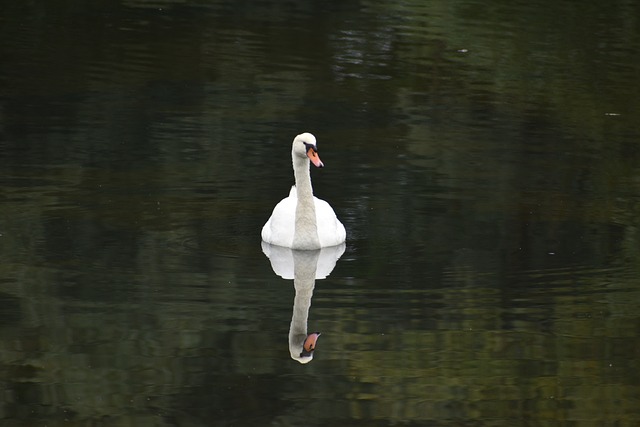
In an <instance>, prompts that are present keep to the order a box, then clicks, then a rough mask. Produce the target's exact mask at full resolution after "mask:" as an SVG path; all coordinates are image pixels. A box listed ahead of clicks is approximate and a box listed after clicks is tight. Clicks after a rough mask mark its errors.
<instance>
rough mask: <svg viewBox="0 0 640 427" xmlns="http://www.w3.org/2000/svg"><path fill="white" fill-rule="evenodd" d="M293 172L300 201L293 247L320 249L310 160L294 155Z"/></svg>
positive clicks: (297, 207) (297, 206)
mask: <svg viewBox="0 0 640 427" xmlns="http://www.w3.org/2000/svg"><path fill="white" fill-rule="evenodd" d="M292 157H293V173H294V175H295V179H296V191H297V193H298V203H297V205H296V227H295V233H294V235H293V249H318V248H319V247H320V239H319V238H318V226H317V223H316V208H315V202H314V201H313V188H312V187H311V175H310V173H309V160H308V159H307V158H301V157H298V156H296V155H295V154H293V155H292Z"/></svg>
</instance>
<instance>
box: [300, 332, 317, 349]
mask: <svg viewBox="0 0 640 427" xmlns="http://www.w3.org/2000/svg"><path fill="white" fill-rule="evenodd" d="M319 336H320V332H314V333H312V334H309V335H307V338H306V339H305V340H304V344H302V347H303V348H304V351H306V352H307V353H311V352H312V351H313V350H315V349H316V341H318V337H319Z"/></svg>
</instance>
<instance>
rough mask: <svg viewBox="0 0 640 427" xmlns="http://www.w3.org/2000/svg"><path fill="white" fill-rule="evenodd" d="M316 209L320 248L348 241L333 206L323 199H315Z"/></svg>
mask: <svg viewBox="0 0 640 427" xmlns="http://www.w3.org/2000/svg"><path fill="white" fill-rule="evenodd" d="M313 199H314V202H315V208H316V223H317V226H318V238H319V239H320V246H321V247H323V248H324V247H327V246H336V245H339V244H341V243H343V242H344V241H345V240H346V237H347V232H346V230H345V228H344V225H342V223H341V222H340V220H339V219H338V217H337V216H336V213H335V212H334V211H333V208H332V207H331V205H330V204H329V203H327V202H325V201H324V200H322V199H318V198H317V197H314V198H313Z"/></svg>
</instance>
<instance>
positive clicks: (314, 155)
mask: <svg viewBox="0 0 640 427" xmlns="http://www.w3.org/2000/svg"><path fill="white" fill-rule="evenodd" d="M307 157H308V158H309V160H311V163H313V164H314V165H315V167H317V168H323V167H324V163H322V160H320V157H319V156H318V152H317V151H316V150H315V148H313V147H309V148H308V149H307Z"/></svg>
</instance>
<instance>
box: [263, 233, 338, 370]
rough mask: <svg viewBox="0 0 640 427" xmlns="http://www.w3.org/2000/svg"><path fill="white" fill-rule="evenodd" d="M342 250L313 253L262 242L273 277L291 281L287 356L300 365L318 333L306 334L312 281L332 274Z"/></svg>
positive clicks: (308, 356) (310, 352)
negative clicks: (293, 289) (290, 312)
mask: <svg viewBox="0 0 640 427" xmlns="http://www.w3.org/2000/svg"><path fill="white" fill-rule="evenodd" d="M344 250H345V244H344V243H343V244H341V245H338V246H331V247H327V248H322V249H318V250H313V251H300V250H293V249H290V248H284V247H282V246H274V245H270V244H268V243H265V242H262V252H264V254H265V255H266V256H267V258H269V261H270V262H271V268H273V271H274V273H276V274H277V275H278V276H280V277H282V278H283V279H289V280H291V279H293V286H294V288H295V292H296V295H295V298H294V300H293V315H292V316H291V326H290V327H289V352H290V353H291V358H292V359H293V360H297V361H298V362H300V363H309V362H310V361H311V360H312V359H313V351H314V350H315V348H316V343H317V340H318V337H319V336H320V332H315V331H314V332H311V333H309V332H307V319H308V317H309V308H310V307H311V297H313V288H314V287H315V284H316V279H318V280H319V279H324V278H326V277H327V276H328V275H329V274H331V272H332V271H333V269H334V267H335V266H336V262H337V261H338V259H340V257H341V256H342V254H343V253H344Z"/></svg>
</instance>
